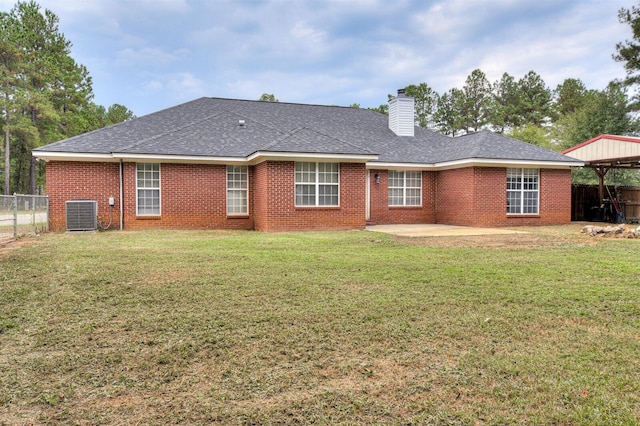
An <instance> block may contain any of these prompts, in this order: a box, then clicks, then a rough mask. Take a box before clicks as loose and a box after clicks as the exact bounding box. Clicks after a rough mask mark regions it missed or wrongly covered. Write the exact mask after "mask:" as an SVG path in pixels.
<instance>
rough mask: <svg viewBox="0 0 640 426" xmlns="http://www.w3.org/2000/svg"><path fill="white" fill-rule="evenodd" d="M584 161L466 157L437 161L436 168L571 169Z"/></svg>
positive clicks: (579, 165)
mask: <svg viewBox="0 0 640 426" xmlns="http://www.w3.org/2000/svg"><path fill="white" fill-rule="evenodd" d="M582 165H583V163H582V161H544V160H517V159H495V158H466V159H461V160H454V161H444V162H442V163H437V164H436V167H435V169H436V170H449V169H458V168H461V167H529V168H540V169H571V168H572V167H581V166H582Z"/></svg>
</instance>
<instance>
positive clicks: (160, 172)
mask: <svg viewBox="0 0 640 426" xmlns="http://www.w3.org/2000/svg"><path fill="white" fill-rule="evenodd" d="M138 164H157V165H158V187H157V188H146V187H139V186H138ZM161 169H162V166H161V165H160V163H136V216H161V215H162V170H161ZM140 189H150V190H157V191H158V213H143V214H141V213H140V210H139V206H138V199H139V192H138V190H140Z"/></svg>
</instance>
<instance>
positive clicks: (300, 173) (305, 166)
mask: <svg viewBox="0 0 640 426" xmlns="http://www.w3.org/2000/svg"><path fill="white" fill-rule="evenodd" d="M295 169H296V178H295V182H296V184H295V185H296V206H338V205H339V197H338V194H339V174H340V172H339V170H340V167H339V164H338V163H296V165H295Z"/></svg>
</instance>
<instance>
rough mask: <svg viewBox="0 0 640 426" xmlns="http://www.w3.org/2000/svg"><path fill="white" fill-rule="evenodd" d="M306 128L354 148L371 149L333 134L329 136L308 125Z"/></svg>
mask: <svg viewBox="0 0 640 426" xmlns="http://www.w3.org/2000/svg"><path fill="white" fill-rule="evenodd" d="M308 129H309V130H311V131H313V132H316V133H317V134H319V135H322V136H325V137H327V138H330V139H333V140H336V141H339V142H342V143H345V144H347V145H351V146H352V147H354V148H358V149H363V150H369V151H371V149H369V148H363V147H361V146H359V145H356V144H354V143H351V142H349V141H345V140H342V139H340V138H336V137H334V136H329V135H327V134H326V133H323V132H321V131H319V130H316V129H312V128H310V127H309V128H308Z"/></svg>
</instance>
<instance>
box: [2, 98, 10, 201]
mask: <svg viewBox="0 0 640 426" xmlns="http://www.w3.org/2000/svg"><path fill="white" fill-rule="evenodd" d="M5 96H6V98H7V102H8V101H9V95H6V94H5ZM4 116H5V123H4V195H9V182H10V181H9V169H10V168H11V154H10V149H9V142H10V140H11V137H10V136H11V133H10V132H9V110H8V109H7V108H5V110H4Z"/></svg>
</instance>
